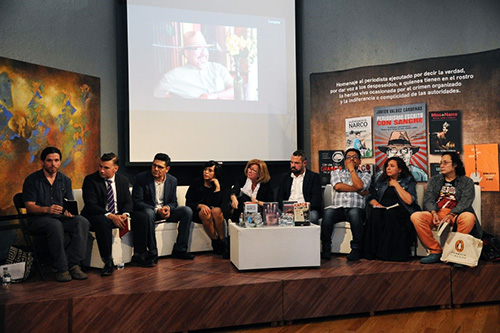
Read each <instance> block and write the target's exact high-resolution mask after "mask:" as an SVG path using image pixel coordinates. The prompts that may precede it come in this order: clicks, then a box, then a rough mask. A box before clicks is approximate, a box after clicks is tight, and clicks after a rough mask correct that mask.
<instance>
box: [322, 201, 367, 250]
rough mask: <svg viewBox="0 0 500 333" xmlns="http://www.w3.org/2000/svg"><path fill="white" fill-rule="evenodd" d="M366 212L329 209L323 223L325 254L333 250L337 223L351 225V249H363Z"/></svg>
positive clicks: (360, 209) (357, 209) (359, 209)
mask: <svg viewBox="0 0 500 333" xmlns="http://www.w3.org/2000/svg"><path fill="white" fill-rule="evenodd" d="M365 216H366V212H365V210H364V209H362V208H327V209H325V212H324V215H323V222H321V244H322V247H323V250H322V251H323V252H331V250H332V245H331V244H332V233H333V226H334V224H335V223H339V222H344V221H347V222H349V223H350V224H351V232H352V241H351V249H359V250H360V249H361V245H362V240H363V223H364V221H365Z"/></svg>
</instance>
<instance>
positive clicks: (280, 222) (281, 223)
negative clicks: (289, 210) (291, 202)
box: [278, 213, 286, 227]
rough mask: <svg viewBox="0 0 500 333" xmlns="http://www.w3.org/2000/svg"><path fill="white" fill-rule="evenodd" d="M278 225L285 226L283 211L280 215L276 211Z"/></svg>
mask: <svg viewBox="0 0 500 333" xmlns="http://www.w3.org/2000/svg"><path fill="white" fill-rule="evenodd" d="M278 225H279V226H280V227H286V214H285V213H283V214H281V215H279V213H278Z"/></svg>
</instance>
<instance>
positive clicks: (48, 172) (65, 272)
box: [23, 147, 90, 282]
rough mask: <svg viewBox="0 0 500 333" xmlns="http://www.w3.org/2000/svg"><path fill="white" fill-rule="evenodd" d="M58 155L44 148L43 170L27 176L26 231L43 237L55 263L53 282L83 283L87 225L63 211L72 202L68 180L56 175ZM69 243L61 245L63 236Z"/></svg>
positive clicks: (56, 151)
mask: <svg viewBox="0 0 500 333" xmlns="http://www.w3.org/2000/svg"><path fill="white" fill-rule="evenodd" d="M61 157H62V155H61V151H60V150H59V149H57V148H56V147H47V148H45V149H44V150H43V151H42V154H41V155H40V158H41V160H42V169H41V170H38V171H36V172H34V173H32V174H31V175H29V176H28V177H27V178H26V180H25V181H24V184H23V201H24V204H25V205H26V210H27V211H28V213H30V214H32V215H31V216H30V217H29V218H28V227H29V228H30V229H32V230H33V231H36V232H37V233H40V234H42V235H44V236H45V238H46V239H47V245H48V247H49V251H50V255H51V256H52V258H53V259H54V264H53V265H54V268H55V269H56V280H57V281H59V282H67V281H71V280H72V279H76V280H85V279H86V278H87V274H86V273H84V272H83V271H82V270H81V268H80V263H81V261H82V260H83V259H84V258H85V253H86V249H87V237H88V234H89V227H90V223H89V221H87V219H86V218H84V217H83V216H80V215H75V216H74V215H72V214H71V213H70V212H68V211H67V210H65V209H64V208H63V206H64V200H65V199H67V200H74V197H73V190H72V187H71V179H69V178H68V177H67V176H66V175H64V174H63V173H62V172H60V171H59V168H60V166H61ZM65 233H69V234H70V236H71V241H70V243H69V245H67V246H66V248H65V244H64V234H65Z"/></svg>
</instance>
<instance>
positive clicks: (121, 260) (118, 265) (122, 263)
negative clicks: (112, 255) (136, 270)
mask: <svg viewBox="0 0 500 333" xmlns="http://www.w3.org/2000/svg"><path fill="white" fill-rule="evenodd" d="M124 268H125V263H124V262H123V258H122V257H120V258H119V259H118V264H117V265H116V269H124Z"/></svg>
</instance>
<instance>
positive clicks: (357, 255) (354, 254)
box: [346, 249, 361, 261]
mask: <svg viewBox="0 0 500 333" xmlns="http://www.w3.org/2000/svg"><path fill="white" fill-rule="evenodd" d="M346 258H347V260H349V261H359V259H361V250H359V249H352V250H351V253H349V254H348V255H347V256H346Z"/></svg>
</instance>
